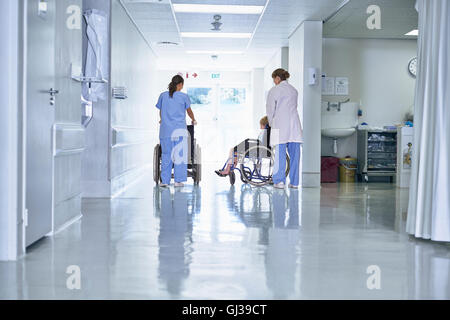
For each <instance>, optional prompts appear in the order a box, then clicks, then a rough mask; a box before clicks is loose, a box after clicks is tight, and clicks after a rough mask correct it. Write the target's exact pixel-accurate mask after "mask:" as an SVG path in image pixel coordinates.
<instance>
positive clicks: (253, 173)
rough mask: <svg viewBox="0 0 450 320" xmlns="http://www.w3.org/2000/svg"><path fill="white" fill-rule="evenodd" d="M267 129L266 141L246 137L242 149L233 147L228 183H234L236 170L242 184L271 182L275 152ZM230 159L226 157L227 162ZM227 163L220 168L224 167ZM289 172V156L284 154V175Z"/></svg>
mask: <svg viewBox="0 0 450 320" xmlns="http://www.w3.org/2000/svg"><path fill="white" fill-rule="evenodd" d="M267 130H268V137H267V143H262V142H261V141H260V140H258V139H247V140H245V141H244V145H245V148H244V150H239V148H238V147H235V149H234V159H232V165H231V169H230V174H229V178H230V184H231V185H234V184H235V183H236V172H238V173H239V174H240V177H241V181H242V182H243V183H244V184H250V185H252V186H255V187H263V186H266V185H270V184H273V180H272V177H273V173H274V172H273V170H274V167H275V152H274V150H273V149H272V147H271V146H270V129H267ZM229 160H230V159H228V161H227V163H228V162H229ZM226 166H227V164H225V166H224V167H223V169H222V170H224V169H225V168H226ZM289 172H290V158H289V155H288V154H286V177H287V176H289Z"/></svg>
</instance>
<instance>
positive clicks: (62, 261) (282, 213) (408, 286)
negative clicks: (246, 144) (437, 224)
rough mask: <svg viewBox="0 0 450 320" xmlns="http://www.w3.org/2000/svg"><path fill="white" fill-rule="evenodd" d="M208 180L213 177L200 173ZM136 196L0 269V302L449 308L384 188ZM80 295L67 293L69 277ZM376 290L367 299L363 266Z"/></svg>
mask: <svg viewBox="0 0 450 320" xmlns="http://www.w3.org/2000/svg"><path fill="white" fill-rule="evenodd" d="M211 169H212V168H211ZM204 176H205V179H206V181H204V182H203V183H202V185H201V187H198V188H197V187H193V186H187V187H185V188H184V189H182V190H174V189H173V188H172V189H162V190H160V189H159V188H156V187H155V188H154V187H153V184H152V183H151V182H150V181H148V180H149V179H145V183H143V184H142V185H141V186H139V188H137V189H135V190H134V191H132V192H130V193H129V194H127V195H125V196H126V197H125V196H124V197H123V198H120V199H115V200H113V201H107V200H94V199H87V200H85V201H84V204H83V213H84V218H83V220H82V221H81V222H79V223H77V224H76V225H73V226H71V227H70V228H69V229H67V230H65V231H63V232H62V233H60V234H58V235H56V236H55V237H54V238H48V239H44V240H43V241H41V242H39V243H38V244H37V245H35V246H34V247H33V248H31V249H30V250H29V254H28V255H27V256H26V258H24V259H23V260H22V261H20V262H18V263H0V284H1V285H0V298H1V299H17V298H18V299H450V247H449V246H448V244H437V243H432V242H428V241H419V240H415V239H412V238H410V237H408V236H407V235H406V234H405V231H404V230H405V212H406V208H407V197H408V194H407V191H401V190H398V189H396V188H395V186H392V185H388V184H369V185H365V184H356V185H350V184H348V185H324V186H323V187H322V188H321V189H303V190H299V191H294V190H286V191H275V190H273V188H271V187H267V188H259V189H258V188H252V187H250V186H246V185H241V184H239V185H237V186H235V187H230V186H229V184H228V180H226V179H220V178H218V177H215V176H213V175H208V174H206V173H205V174H204ZM71 265H77V266H79V267H80V269H81V284H82V287H81V290H73V291H71V290H68V289H67V287H66V281H67V278H68V277H69V275H68V274H66V270H67V267H68V266H71ZM373 265H376V266H378V267H379V268H380V271H381V274H380V285H381V288H380V290H369V289H368V287H367V280H368V278H369V277H370V274H367V268H368V267H369V266H373Z"/></svg>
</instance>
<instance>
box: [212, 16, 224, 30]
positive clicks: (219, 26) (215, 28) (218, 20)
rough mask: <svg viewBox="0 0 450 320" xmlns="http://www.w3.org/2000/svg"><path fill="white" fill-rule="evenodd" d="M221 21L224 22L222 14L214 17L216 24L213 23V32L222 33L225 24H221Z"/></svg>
mask: <svg viewBox="0 0 450 320" xmlns="http://www.w3.org/2000/svg"><path fill="white" fill-rule="evenodd" d="M220 20H222V16H221V15H220V14H216V15H215V16H214V22H213V23H211V24H212V26H213V28H212V29H211V30H212V31H222V30H221V29H220V28H221V27H222V26H223V23H222V22H220Z"/></svg>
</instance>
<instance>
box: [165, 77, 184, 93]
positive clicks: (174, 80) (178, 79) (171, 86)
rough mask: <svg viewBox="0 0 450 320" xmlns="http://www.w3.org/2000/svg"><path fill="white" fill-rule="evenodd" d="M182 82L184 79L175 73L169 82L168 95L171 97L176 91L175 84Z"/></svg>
mask: <svg viewBox="0 0 450 320" xmlns="http://www.w3.org/2000/svg"><path fill="white" fill-rule="evenodd" d="M180 83H182V84H184V79H183V77H182V76H180V75H176V76H175V77H173V78H172V82H171V83H169V88H168V89H169V95H170V97H171V98H173V94H174V93H175V92H176V91H177V86H178V85H179V84H180Z"/></svg>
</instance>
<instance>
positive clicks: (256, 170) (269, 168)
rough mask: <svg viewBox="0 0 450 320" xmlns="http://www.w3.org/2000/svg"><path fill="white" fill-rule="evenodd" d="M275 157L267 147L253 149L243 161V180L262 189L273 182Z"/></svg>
mask: <svg viewBox="0 0 450 320" xmlns="http://www.w3.org/2000/svg"><path fill="white" fill-rule="evenodd" d="M274 166H275V156H274V153H273V152H272V150H270V149H268V148H266V147H261V146H259V147H252V148H250V149H249V150H248V151H247V152H246V154H245V157H243V158H242V160H241V173H242V179H243V180H244V181H245V182H246V183H249V184H251V185H252V186H255V187H262V186H265V185H267V184H269V183H270V182H271V181H272V175H273V169H274Z"/></svg>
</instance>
